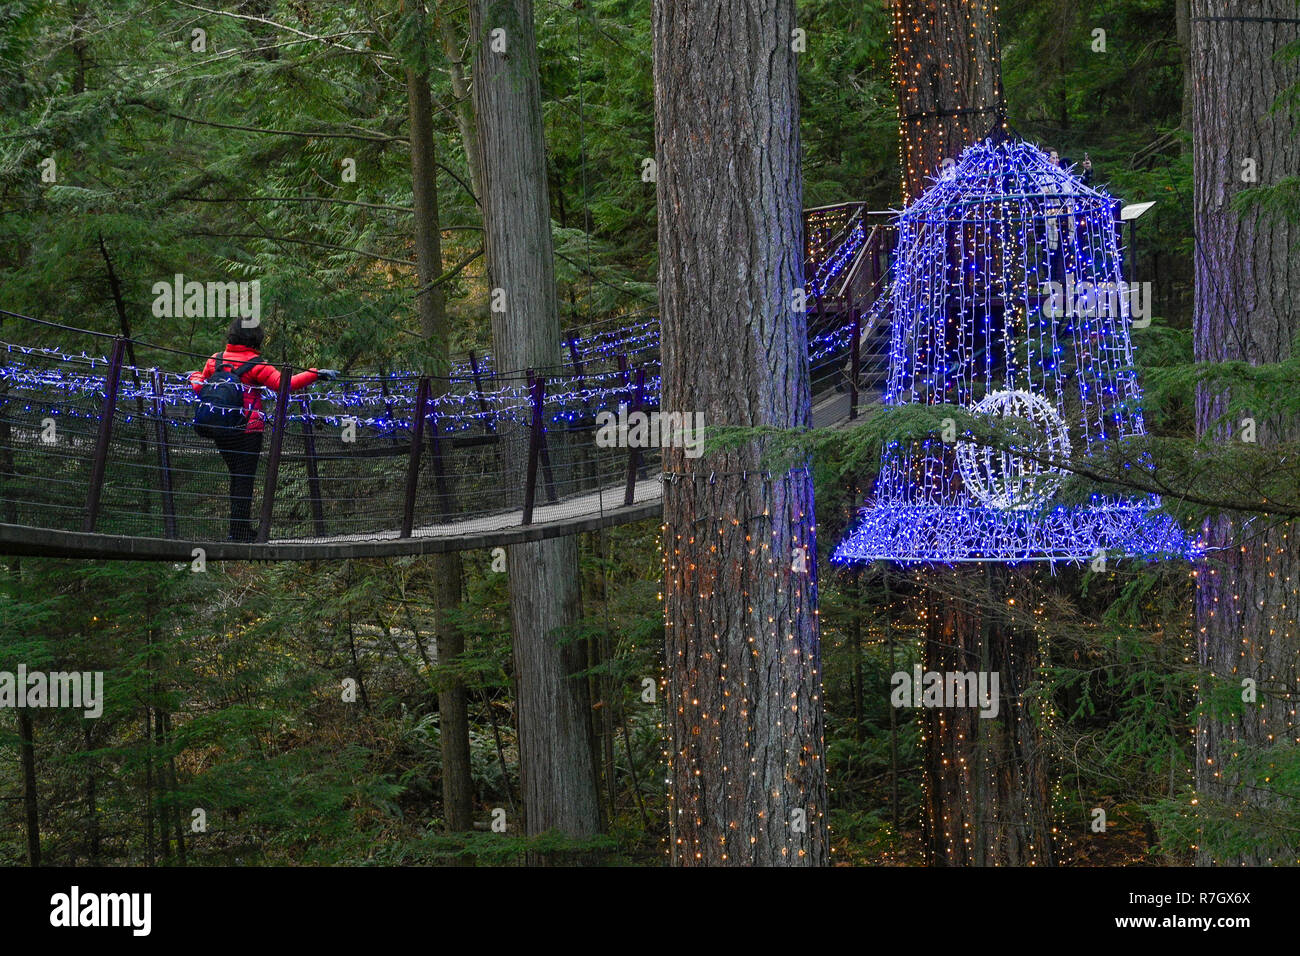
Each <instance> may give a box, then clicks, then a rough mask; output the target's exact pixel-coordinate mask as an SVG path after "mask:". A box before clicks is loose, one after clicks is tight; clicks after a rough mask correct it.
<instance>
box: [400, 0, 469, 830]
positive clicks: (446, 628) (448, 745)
mask: <svg viewBox="0 0 1300 956" xmlns="http://www.w3.org/2000/svg"><path fill="white" fill-rule="evenodd" d="M414 2H415V3H416V4H417V7H416V10H415V15H416V17H417V19H418V20H419V22H420V23H421V25H422V27H421V29H420V31H419V43H420V47H419V52H420V54H421V56H422V57H423V58H425V59H424V62H422V63H419V64H417V65H415V66H408V67H407V69H406V90H407V106H408V115H409V117H410V127H411V192H412V200H413V201H412V208H413V211H414V213H415V217H414V218H415V261H416V283H417V285H418V287H419V292H418V293H417V295H416V309H417V311H418V313H419V316H420V331H421V334H422V336H423V338H424V341H425V347H426V348H427V349H428V356H427V362H428V371H430V372H432V373H433V374H434V375H437V376H446V375H447V374H448V370H449V355H450V345H451V343H450V329H449V328H448V324H447V308H446V296H445V294H444V293H443V291H442V287H441V286H438V285H433V284H432V283H433V282H434V280H436V279H437V278H438V277H439V276H440V275H441V274H442V268H443V265H442V237H441V235H440V234H439V233H440V229H439V223H438V169H437V164H436V163H435V162H434V144H433V103H432V97H431V95H430V92H429V66H428V61H427V57H428V45H427V40H426V36H425V30H424V29H423V23H424V8H423V6H422V4H423V0H414ZM446 381H447V380H446V378H435V379H434V382H435V383H436V385H435V387H434V388H433V389H431V395H432V397H434V398H437V397H438V396H439V395H440V394H441V393H442V391H443V390H444V387H445V385H446ZM427 560H428V562H429V564H430V566H431V567H430V572H431V573H430V580H431V581H432V584H433V594H432V598H433V606H434V614H435V616H436V621H435V623H434V635H435V637H434V640H435V643H436V646H437V650H438V668H439V670H440V671H442V672H443V676H442V677H441V678H440V680H439V683H438V730H439V740H440V747H441V751H442V753H441V756H442V804H443V817H444V820H445V823H446V827H447V829H448V830H450V831H453V832H455V831H462V830H470V829H472V828H473V826H474V818H473V814H474V803H473V799H474V785H473V780H472V778H471V776H470V765H469V705H468V701H467V699H466V691H465V684H464V681H462V680H460V679H459V678H457V677H456V676H454V675H455V667H456V665H457V658H459V657H460V655H461V654H463V653H464V651H465V637H464V635H463V634H461V633H460V629H459V628H458V627H457V626H456V624H455V623H454V622H453V621H452V612H453V611H454V610H455V609H456V608H457V607H458V606H459V605H460V590H461V588H460V585H461V574H462V568H461V560H460V554H459V552H455V551H452V552H448V553H447V554H437V555H433V556H432V557H430V558H428V559H427Z"/></svg>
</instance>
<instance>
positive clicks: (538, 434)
mask: <svg viewBox="0 0 1300 956" xmlns="http://www.w3.org/2000/svg"><path fill="white" fill-rule="evenodd" d="M0 351H3V353H4V359H5V361H4V365H3V366H0V520H3V521H4V522H5V523H7V524H14V525H24V526H29V527H37V528H47V529H53V530H63V531H81V532H99V533H105V534H115V535H125V536H134V537H168V538H179V539H184V540H198V541H222V540H226V539H227V538H228V536H229V535H230V534H231V533H233V531H232V526H231V501H230V499H231V496H232V489H231V472H230V470H229V469H228V468H227V465H226V463H225V462H224V461H223V458H222V455H221V453H220V451H219V449H218V446H217V445H216V444H215V443H214V442H212V441H210V440H209V439H206V438H203V437H201V436H199V435H198V434H197V433H196V432H195V431H194V428H193V417H194V411H195V408H196V407H197V405H198V404H199V398H198V395H197V393H196V392H195V391H194V389H193V387H192V386H191V384H190V382H189V379H188V375H187V374H186V373H185V372H182V371H164V370H161V369H157V368H150V369H143V368H137V367H134V366H131V365H129V364H127V363H125V361H124V354H125V351H126V340H124V339H118V340H116V341H115V342H114V347H113V349H112V352H111V354H110V355H109V356H108V357H107V358H104V359H101V358H98V357H92V356H86V355H73V354H69V353H68V352H63V351H59V350H56V349H50V348H32V347H21V346H16V345H8V344H0ZM18 359H21V361H19V360H18ZM625 364H626V369H625V370H619V369H614V370H597V371H595V372H592V373H586V372H584V373H583V374H581V375H576V374H569V375H567V376H563V377H552V378H549V379H548V378H546V377H544V376H541V375H537V376H534V377H533V378H532V379H531V380H529V379H528V378H526V377H525V378H511V379H507V380H505V382H501V381H498V383H497V384H498V385H499V387H498V388H496V389H494V390H493V391H490V392H489V391H479V390H477V389H475V388H473V387H472V386H469V387H466V385H465V383H464V382H461V381H458V380H455V379H450V380H449V379H431V378H422V377H418V376H401V377H396V376H395V377H393V378H392V379H390V380H379V381H377V380H374V379H365V378H361V379H341V380H337V381H334V382H330V383H323V382H322V383H317V384H315V385H312V386H309V387H308V388H306V389H304V390H301V391H297V392H292V393H290V392H289V391H288V389H287V387H283V386H282V388H281V390H280V391H279V392H278V393H271V392H270V391H269V390H265V389H264V390H263V393H264V394H263V412H264V415H263V420H264V431H263V437H262V446H261V449H260V451H261V453H260V455H258V456H257V462H256V464H257V471H256V473H255V478H254V487H255V488H256V491H257V493H256V494H255V495H254V496H253V498H254V501H253V507H252V511H251V514H250V516H249V517H250V519H251V526H252V527H253V528H256V529H258V531H257V540H258V541H268V540H315V539H321V538H349V537H355V538H358V539H366V538H375V537H391V536H396V535H403V534H404V535H406V536H409V535H412V534H416V535H418V534H419V533H420V530H421V529H422V528H427V527H431V526H443V525H448V524H462V525H465V526H466V527H468V528H475V529H480V530H482V529H488V528H490V527H492V526H493V525H492V522H490V521H482V520H479V521H478V522H477V523H476V519H485V518H489V517H491V516H499V515H507V516H509V518H510V519H511V520H512V521H513V523H518V522H519V521H520V520H523V521H524V523H529V522H531V521H533V520H534V518H535V514H536V512H538V511H544V512H545V518H546V520H548V521H553V520H558V519H562V518H564V517H566V516H569V515H574V514H584V513H587V512H588V511H590V510H591V509H592V508H593V502H591V501H588V500H586V498H587V496H588V495H589V494H591V493H593V492H594V493H596V496H597V500H596V501H595V502H594V507H596V508H598V509H605V510H609V509H612V508H615V507H618V506H620V505H624V504H631V503H633V502H634V501H635V500H637V498H638V495H639V496H640V497H642V498H644V495H645V489H644V488H638V483H644V482H647V481H649V480H650V478H651V476H652V475H657V473H658V471H659V466H658V460H657V453H658V449H657V448H653V447H650V448H644V449H631V450H630V449H628V448H626V447H618V446H617V445H616V444H610V443H604V444H605V445H607V446H608V447H602V444H601V443H598V442H597V441H596V440H595V434H596V430H597V422H596V416H597V414H598V413H599V412H600V411H602V410H605V409H610V408H613V409H617V407H618V406H619V405H620V404H623V405H627V406H628V408H629V409H637V410H643V411H645V412H647V413H651V412H654V411H656V410H657V399H658V373H657V364H651V365H649V366H646V365H641V366H632V365H631V364H630V363H625ZM292 371H293V370H292V369H289V368H284V369H282V370H281V372H282V382H283V383H284V384H285V385H287V383H288V381H289V377H290V374H291V372H292ZM419 409H423V415H421V414H419ZM629 474H630V475H631V476H632V478H631V481H630V482H629V481H628V476H629ZM530 478H531V484H529V485H528V487H525V485H526V484H527V483H528V481H529V479H530Z"/></svg>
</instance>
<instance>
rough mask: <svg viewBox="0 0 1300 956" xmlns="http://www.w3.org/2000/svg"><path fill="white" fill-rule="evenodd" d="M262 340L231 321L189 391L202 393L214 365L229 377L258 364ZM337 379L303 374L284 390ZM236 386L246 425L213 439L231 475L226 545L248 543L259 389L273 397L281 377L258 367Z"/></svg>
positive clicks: (255, 329) (259, 427)
mask: <svg viewBox="0 0 1300 956" xmlns="http://www.w3.org/2000/svg"><path fill="white" fill-rule="evenodd" d="M263 337H264V333H263V331H262V325H261V323H260V322H259V323H258V324H257V325H254V326H252V327H251V328H247V327H245V325H244V320H243V319H242V318H238V317H237V318H235V320H234V321H232V322H231V323H230V331H229V332H228V333H227V334H226V347H225V349H224V350H223V351H221V352H218V353H217V354H216V355H213V356H212V358H210V359H208V361H207V364H206V365H204V366H203V368H202V369H200V370H199V371H197V372H191V373H190V384H191V385H192V386H194V391H196V392H197V391H200V390H201V389H202V388H203V383H204V382H206V381H207V380H208V378H209V377H211V376H212V375H213V374H214V373H215V372H216V371H217V363H218V362H220V363H221V365H222V367H223V368H225V369H226V370H227V371H234V370H235V369H237V368H238V367H239V366H240V365H243V364H244V363H245V362H247V361H248V360H249V359H254V358H257V356H258V353H259V352H260V350H261V348H262V340H263ZM337 375H338V373H337V372H335V371H334V370H333V369H328V368H326V369H315V368H313V369H308V370H307V371H305V372H299V373H298V374H297V375H295V376H293V377H292V378H291V379H289V389H290V390H291V391H297V390H298V389H300V388H306V387H307V386H308V385H310V384H311V383H312V382H314V381H316V380H317V379H321V380H323V381H329V380H331V379H333V378H335V377H337ZM239 380H240V381H241V382H242V383H243V384H244V386H245V388H244V415H245V417H246V418H247V420H248V424H247V425H245V426H244V430H243V431H242V432H240V433H237V434H235V435H232V436H230V437H227V438H221V439H218V440H217V451H218V452H219V453H220V454H221V460H222V461H224V462H225V463H226V469H227V470H228V471H229V472H230V540H231V541H252V540H253V538H254V531H253V524H252V520H251V514H252V510H253V477H254V475H256V474H257V460H258V458H259V457H260V456H261V454H262V432H263V430H264V429H265V428H266V420H265V417H264V416H263V414H262V395H261V389H262V388H269V389H271V390H272V391H278V390H279V388H280V371H279V369H277V368H276V367H275V366H274V365H270V364H269V363H266V362H259V363H258V364H256V365H253V366H250V367H249V369H248V371H246V372H244V374H243V375H241V376H240V379H239Z"/></svg>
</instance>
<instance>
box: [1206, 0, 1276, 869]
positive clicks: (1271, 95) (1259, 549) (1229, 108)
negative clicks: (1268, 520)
mask: <svg viewBox="0 0 1300 956" xmlns="http://www.w3.org/2000/svg"><path fill="white" fill-rule="evenodd" d="M1296 15H1297V11H1296V5H1295V3H1294V2H1293V0H1250V2H1245V0H1193V2H1192V4H1191V28H1192V75H1193V76H1194V77H1195V82H1194V86H1193V91H1192V97H1193V109H1194V116H1193V123H1192V129H1193V154H1192V155H1193V163H1194V166H1195V172H1194V176H1195V184H1194V195H1195V199H1194V202H1195V216H1196V220H1195V227H1196V237H1197V253H1196V255H1197V261H1196V302H1195V351H1196V358H1197V360H1198V361H1203V362H1216V361H1226V360H1235V361H1244V362H1248V363H1250V364H1259V363H1263V362H1276V361H1279V360H1282V359H1285V358H1287V357H1288V356H1290V355H1291V350H1292V344H1293V342H1294V340H1295V337H1296V334H1297V333H1300V226H1298V225H1297V224H1295V223H1288V222H1286V221H1285V220H1283V219H1281V218H1272V217H1270V216H1266V215H1261V214H1260V213H1259V212H1247V213H1244V214H1240V213H1238V212H1235V211H1234V210H1233V209H1232V208H1231V203H1232V201H1233V199H1234V198H1235V197H1236V195H1237V194H1238V193H1240V192H1241V191H1242V190H1245V189H1249V188H1251V187H1252V186H1253V185H1254V184H1253V183H1249V182H1243V181H1242V173H1243V169H1244V166H1243V164H1244V163H1245V162H1246V161H1247V160H1253V161H1254V163H1255V164H1256V166H1257V173H1258V183H1259V184H1260V185H1269V184H1272V183H1275V182H1277V181H1278V180H1279V179H1281V178H1282V177H1284V176H1288V175H1294V174H1295V172H1296V171H1297V170H1300V137H1298V136H1297V130H1296V127H1295V124H1294V122H1293V121H1292V120H1291V119H1290V116H1289V114H1288V113H1287V111H1286V110H1285V109H1283V110H1281V111H1279V112H1278V113H1276V114H1270V110H1271V109H1272V108H1273V106H1274V103H1275V102H1276V100H1277V98H1278V96H1279V94H1281V93H1282V92H1283V90H1285V89H1286V88H1288V87H1290V86H1292V85H1294V84H1296V83H1300V61H1297V60H1295V59H1294V58H1292V59H1290V60H1285V59H1280V58H1278V57H1277V56H1276V54H1277V52H1278V51H1279V50H1280V49H1281V47H1282V46H1283V45H1285V44H1286V43H1291V42H1295V41H1296V40H1297V39H1300V28H1298V27H1297V25H1296V24H1295V23H1282V22H1276V23H1269V22H1264V19H1263V18H1268V17H1276V18H1294V17H1295V16H1296ZM1206 18H1228V19H1218V20H1214V19H1206ZM1228 399H1229V395H1228V394H1227V393H1223V392H1214V391H1211V390H1209V389H1204V388H1202V389H1201V390H1200V391H1199V392H1198V394H1197V403H1196V423H1197V430H1198V432H1199V433H1200V434H1202V435H1206V436H1211V437H1212V438H1214V439H1215V440H1217V441H1225V442H1227V441H1233V440H1236V428H1237V427H1239V426H1240V423H1239V422H1233V423H1229V424H1228V425H1226V426H1221V425H1219V424H1218V419H1219V418H1220V416H1221V415H1223V413H1224V412H1225V410H1226V408H1227V402H1228ZM1253 417H1254V418H1255V420H1256V428H1257V431H1256V438H1257V440H1258V442H1259V443H1260V444H1262V445H1269V444H1274V443H1276V442H1281V441H1296V440H1297V439H1300V420H1297V418H1296V417H1295V416H1293V415H1292V416H1283V415H1280V414H1278V413H1277V412H1276V411H1275V410H1271V409H1268V408H1260V409H1257V410H1255V411H1254V415H1253ZM1262 524H1263V523H1262V522H1254V523H1253V524H1252V525H1251V527H1250V529H1249V531H1248V532H1246V531H1245V528H1244V527H1243V526H1242V524H1241V522H1239V521H1234V520H1233V519H1232V518H1231V517H1228V516H1220V517H1217V518H1215V519H1212V520H1210V521H1209V522H1207V524H1206V526H1205V529H1204V530H1205V541H1206V545H1207V547H1208V549H1209V551H1208V554H1209V555H1210V556H1209V557H1207V558H1206V560H1205V561H1204V562H1203V564H1202V566H1201V568H1200V569H1199V571H1198V574H1197V598H1196V617H1197V626H1198V629H1199V634H1200V638H1199V655H1200V663H1201V667H1202V668H1203V669H1204V670H1205V671H1206V672H1207V674H1206V678H1205V679H1204V680H1203V681H1202V683H1201V691H1202V697H1203V702H1204V703H1205V704H1206V706H1207V707H1209V708H1210V712H1209V713H1206V714H1205V716H1203V717H1201V718H1200V720H1199V721H1198V725H1197V737H1196V757H1197V759H1196V768H1197V771H1196V784H1197V788H1198V789H1199V790H1200V791H1201V792H1202V793H1203V794H1204V795H1206V796H1207V797H1208V798H1209V799H1210V802H1211V803H1224V804H1227V805H1228V808H1229V812H1231V813H1233V815H1234V816H1235V817H1236V818H1237V819H1240V820H1244V821H1255V822H1256V824H1257V826H1255V830H1256V832H1257V833H1259V834H1260V836H1261V838H1260V841H1259V843H1258V845H1257V846H1256V847H1255V848H1254V849H1253V850H1250V851H1246V852H1242V853H1240V854H1237V853H1232V854H1229V855H1223V856H1218V857H1215V856H1214V855H1213V854H1212V852H1211V850H1210V848H1208V847H1205V846H1202V847H1201V848H1200V853H1199V858H1198V862H1199V863H1201V864H1211V863H1222V864H1246V865H1250V864H1266V863H1270V862H1281V863H1296V862H1297V851H1296V842H1297V841H1296V840H1295V835H1294V834H1286V833H1282V834H1275V835H1272V836H1268V835H1266V834H1267V820H1268V818H1269V812H1270V809H1271V808H1272V807H1273V806H1274V805H1275V802H1276V801H1277V799H1278V798H1277V796H1276V795H1275V794H1274V793H1273V791H1272V790H1271V788H1270V785H1269V783H1268V782H1267V780H1268V778H1269V777H1270V774H1269V773H1268V772H1267V770H1265V771H1263V772H1262V773H1259V774H1258V775H1257V776H1255V777H1254V779H1250V777H1251V775H1250V774H1248V773H1244V772H1243V770H1242V768H1241V766H1240V764H1239V763H1238V762H1237V758H1239V757H1243V756H1245V755H1246V754H1247V753H1249V752H1251V751H1261V750H1263V751H1266V750H1267V749H1268V748H1270V747H1272V746H1274V745H1277V744H1279V743H1284V744H1287V745H1292V746H1293V745H1294V744H1295V743H1297V742H1300V741H1298V740H1297V724H1296V718H1295V710H1294V708H1295V690H1294V688H1295V687H1296V682H1297V677H1298V676H1300V626H1297V623H1296V608H1297V607H1300V523H1298V522H1291V523H1275V524H1272V525H1266V526H1262V527H1261V525H1262ZM1243 532H1245V533H1243ZM1245 678H1251V679H1253V680H1254V681H1255V682H1256V684H1257V686H1258V700H1257V701H1255V702H1254V703H1249V704H1245V705H1244V706H1243V707H1242V708H1240V710H1239V712H1237V713H1229V712H1226V711H1225V709H1224V708H1223V707H1222V706H1221V701H1222V700H1223V695H1222V694H1217V695H1216V694H1215V693H1214V689H1215V687H1221V686H1223V685H1224V684H1226V685H1228V686H1229V687H1230V688H1231V693H1233V694H1240V693H1241V688H1242V680H1243V679H1245ZM1214 701H1219V702H1220V705H1218V706H1216V705H1214Z"/></svg>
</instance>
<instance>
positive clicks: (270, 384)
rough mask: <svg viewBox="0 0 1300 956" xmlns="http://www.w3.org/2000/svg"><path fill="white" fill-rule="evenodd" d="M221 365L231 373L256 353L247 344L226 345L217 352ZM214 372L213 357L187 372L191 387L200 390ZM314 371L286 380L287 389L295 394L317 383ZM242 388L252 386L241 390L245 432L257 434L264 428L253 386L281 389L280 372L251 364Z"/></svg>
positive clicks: (260, 397) (215, 364)
mask: <svg viewBox="0 0 1300 956" xmlns="http://www.w3.org/2000/svg"><path fill="white" fill-rule="evenodd" d="M219 354H220V356H221V362H222V364H223V365H225V366H226V368H227V369H229V370H230V371H232V372H233V371H234V370H235V369H237V368H238V367H239V366H241V365H243V364H244V363H245V362H247V361H248V360H249V359H251V358H256V357H257V353H256V352H254V351H253V350H252V349H250V348H249V347H248V346H246V345H227V346H226V350H225V351H224V352H221V353H219ZM216 370H217V356H216V355H214V356H212V358H210V359H208V364H207V365H205V366H203V368H202V370H201V371H198V372H191V373H190V384H191V385H193V386H194V391H196V392H197V391H200V390H201V389H202V388H203V383H204V382H206V381H207V380H208V378H209V377H210V376H211V375H212V374H213V373H214V372H216ZM316 379H317V375H316V370H315V369H314V368H313V369H308V370H307V371H305V372H299V373H298V374H297V375H295V376H293V378H291V379H289V390H290V391H291V392H296V391H297V390H298V389H300V388H306V387H307V386H308V385H310V384H311V383H312V382H314V381H316ZM239 380H240V381H241V382H243V383H244V384H245V385H249V386H254V387H252V388H246V389H244V412H245V413H246V415H247V416H248V427H247V428H245V429H244V431H246V432H260V431H262V430H263V429H264V428H265V423H264V422H263V420H262V395H261V392H259V391H258V389H257V387H256V386H262V387H265V388H269V389H271V391H273V392H276V391H279V390H280V370H279V369H277V368H276V367H275V366H274V365H268V364H266V363H265V362H262V363H259V364H257V365H254V366H253V367H252V368H250V369H249V370H248V371H247V372H245V373H244V374H243V375H242V376H240V379H239Z"/></svg>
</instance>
